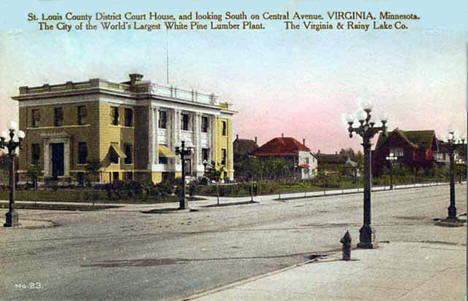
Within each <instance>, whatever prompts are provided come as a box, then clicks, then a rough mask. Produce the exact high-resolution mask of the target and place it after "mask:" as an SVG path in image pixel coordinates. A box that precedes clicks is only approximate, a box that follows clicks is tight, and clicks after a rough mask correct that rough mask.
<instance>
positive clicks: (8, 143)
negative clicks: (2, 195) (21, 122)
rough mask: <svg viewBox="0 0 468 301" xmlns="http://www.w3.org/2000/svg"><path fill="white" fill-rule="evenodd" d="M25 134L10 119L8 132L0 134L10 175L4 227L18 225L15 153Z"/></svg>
mask: <svg viewBox="0 0 468 301" xmlns="http://www.w3.org/2000/svg"><path fill="white" fill-rule="evenodd" d="M24 137H25V134H24V132H23V131H21V130H20V131H18V125H17V124H16V122H14V121H11V122H10V126H9V127H8V132H7V131H3V132H2V133H1V134H0V148H1V149H7V150H8V159H9V160H8V161H9V163H10V164H9V177H10V197H9V204H8V212H7V213H6V215H5V217H6V221H5V224H3V226H4V227H16V226H19V222H18V212H16V211H15V192H16V179H15V155H16V148H18V147H21V142H22V141H23V139H24Z"/></svg>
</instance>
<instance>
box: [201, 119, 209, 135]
mask: <svg viewBox="0 0 468 301" xmlns="http://www.w3.org/2000/svg"><path fill="white" fill-rule="evenodd" d="M201 131H202V132H203V133H208V117H202V119H201Z"/></svg>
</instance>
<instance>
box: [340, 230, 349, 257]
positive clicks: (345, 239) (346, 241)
mask: <svg viewBox="0 0 468 301" xmlns="http://www.w3.org/2000/svg"><path fill="white" fill-rule="evenodd" d="M340 242H341V243H342V244H343V260H351V235H350V234H349V231H346V233H345V235H344V236H343V238H341V240H340Z"/></svg>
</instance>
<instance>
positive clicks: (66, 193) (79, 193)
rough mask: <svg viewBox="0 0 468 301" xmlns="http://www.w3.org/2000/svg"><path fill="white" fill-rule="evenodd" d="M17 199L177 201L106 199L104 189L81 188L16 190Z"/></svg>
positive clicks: (2, 196)
mask: <svg viewBox="0 0 468 301" xmlns="http://www.w3.org/2000/svg"><path fill="white" fill-rule="evenodd" d="M0 199H1V200H8V199H9V192H8V191H5V190H3V191H0ZM15 199H16V200H18V201H37V202H40V201H42V202H76V203H92V202H93V201H94V202H96V203H109V204H122V203H126V204H128V203H130V204H156V203H167V202H177V201H178V199H177V196H174V195H168V196H148V198H147V199H144V198H137V197H135V198H128V199H110V200H109V199H108V198H107V194H106V192H105V191H91V190H81V189H57V190H20V191H16V198H15Z"/></svg>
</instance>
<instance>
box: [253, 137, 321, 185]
mask: <svg viewBox="0 0 468 301" xmlns="http://www.w3.org/2000/svg"><path fill="white" fill-rule="evenodd" d="M252 155H253V156H255V157H258V158H272V157H276V158H283V159H285V160H286V161H287V162H288V164H289V169H290V170H291V173H292V174H294V175H295V176H296V177H299V178H300V179H310V178H312V177H314V176H315V175H316V174H317V158H315V156H314V155H313V154H312V152H311V151H310V149H309V148H308V147H307V146H305V139H304V140H303V143H300V142H299V141H297V140H296V139H294V138H293V137H284V136H281V137H276V138H273V139H271V140H270V141H268V142H267V143H265V144H263V145H262V146H260V147H259V148H258V149H257V150H256V151H255V152H253V153H252Z"/></svg>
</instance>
